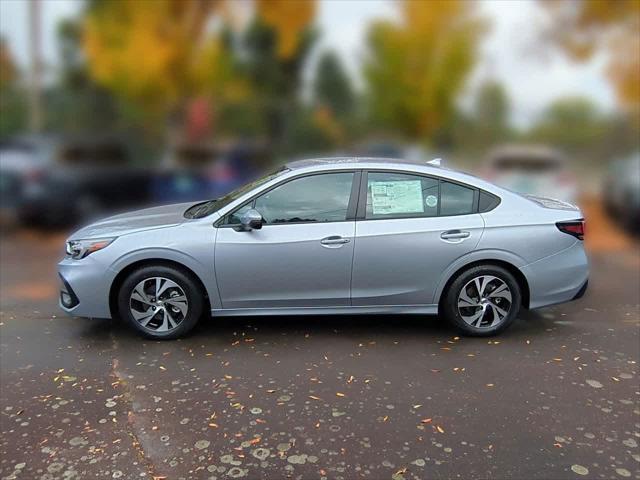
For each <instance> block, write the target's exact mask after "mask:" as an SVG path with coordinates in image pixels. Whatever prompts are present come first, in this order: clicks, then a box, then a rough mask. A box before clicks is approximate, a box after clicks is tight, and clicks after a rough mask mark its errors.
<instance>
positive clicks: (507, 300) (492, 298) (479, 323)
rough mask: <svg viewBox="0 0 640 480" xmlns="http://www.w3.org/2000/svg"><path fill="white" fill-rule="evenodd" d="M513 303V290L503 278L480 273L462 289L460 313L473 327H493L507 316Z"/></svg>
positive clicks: (459, 297)
mask: <svg viewBox="0 0 640 480" xmlns="http://www.w3.org/2000/svg"><path fill="white" fill-rule="evenodd" d="M512 303H513V301H512V296H511V290H510V289H509V286H508V285H507V284H506V283H505V282H504V281H503V280H502V279H500V278H498V277H495V276H492V275H480V276H478V277H475V278H473V279H471V280H470V281H469V282H467V283H466V284H465V286H464V287H462V289H461V290H460V294H459V295H458V313H459V314H460V316H461V317H462V320H464V321H465V322H466V323H467V324H468V325H470V326H472V327H476V328H492V327H495V326H496V325H498V324H499V323H501V322H502V321H504V319H505V318H507V316H508V315H509V312H510V311H511V305H512Z"/></svg>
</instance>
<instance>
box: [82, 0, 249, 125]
mask: <svg viewBox="0 0 640 480" xmlns="http://www.w3.org/2000/svg"><path fill="white" fill-rule="evenodd" d="M220 5H221V2H220V1H218V0H208V1H201V0H157V1H154V2H122V1H118V0H104V1H101V2H91V3H90V4H88V10H87V13H86V19H85V23H84V32H83V42H84V52H85V54H86V57H87V61H88V68H89V72H90V74H91V76H92V77H93V78H94V79H95V80H96V82H98V83H99V84H101V85H103V86H105V87H107V88H108V89H110V90H111V91H113V92H114V94H116V95H117V96H119V97H121V98H122V99H124V100H125V101H126V102H127V103H128V104H129V107H130V110H129V113H131V114H134V115H139V116H140V117H141V118H142V119H144V121H145V124H147V125H155V127H156V128H157V127H159V126H160V127H161V126H163V125H164V121H165V120H166V119H167V117H168V116H171V118H176V117H177V118H179V119H182V118H183V116H184V115H186V108H187V102H188V100H190V99H193V98H197V97H200V96H206V97H209V98H218V97H225V96H230V97H233V96H235V95H242V94H243V90H244V89H243V87H242V85H241V82H239V81H238V79H237V78H236V77H235V76H234V75H233V73H234V72H233V63H232V59H231V57H230V54H229V52H228V51H227V48H226V45H225V44H223V42H222V41H221V36H220V35H219V31H215V30H214V31H212V29H211V28H210V27H211V25H212V23H213V21H214V20H215V18H214V17H216V16H220V15H222V14H223V13H224V10H223V9H221V8H220Z"/></svg>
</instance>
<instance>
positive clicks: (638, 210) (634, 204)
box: [602, 152, 640, 232]
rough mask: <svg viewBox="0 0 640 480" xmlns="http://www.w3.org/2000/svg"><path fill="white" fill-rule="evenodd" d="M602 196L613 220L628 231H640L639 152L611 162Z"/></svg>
mask: <svg viewBox="0 0 640 480" xmlns="http://www.w3.org/2000/svg"><path fill="white" fill-rule="evenodd" d="M602 197H603V199H604V204H605V207H606V208H607V211H608V212H609V213H610V214H611V215H612V216H613V218H614V219H615V220H617V221H618V222H620V224H621V225H623V226H624V227H625V228H626V229H628V230H629V231H632V232H638V231H640V152H635V153H634V154H633V155H630V156H628V157H626V158H621V159H619V160H615V161H613V162H611V164H610V165H609V168H608V170H607V174H606V176H605V179H604V184H603V188H602Z"/></svg>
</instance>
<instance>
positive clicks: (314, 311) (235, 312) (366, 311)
mask: <svg viewBox="0 0 640 480" xmlns="http://www.w3.org/2000/svg"><path fill="white" fill-rule="evenodd" d="M404 313H412V314H422V315H437V314H438V305H437V304H433V305H374V306H366V307H360V306H355V307H274V308H233V309H224V308H220V309H211V315H212V316H217V317H235V316H238V317H239V316H252V315H385V314H386V315H393V314H404Z"/></svg>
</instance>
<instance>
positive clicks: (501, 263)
mask: <svg viewBox="0 0 640 480" xmlns="http://www.w3.org/2000/svg"><path fill="white" fill-rule="evenodd" d="M479 265H494V266H497V267H502V268H504V269H505V270H507V271H508V272H509V273H511V274H512V275H513V276H514V278H515V279H516V281H517V282H518V286H519V287H520V292H521V295H522V306H523V307H524V308H527V309H528V308H529V302H530V290H529V281H528V280H527V277H526V276H525V274H524V273H522V270H520V269H519V268H518V267H517V266H516V265H515V264H514V263H512V262H510V261H508V260H504V259H498V258H482V259H474V260H472V261H469V262H467V263H464V264H463V265H459V266H457V267H456V268H455V270H454V271H453V272H451V273H450V274H449V276H448V277H447V280H446V281H445V282H443V284H442V286H441V288H439V289H438V292H437V294H436V295H437V297H436V299H437V304H438V306H439V305H440V303H441V302H442V300H443V299H444V297H445V292H446V291H447V290H448V289H449V287H450V286H451V284H452V283H453V282H454V281H455V279H456V278H458V276H459V275H460V274H461V273H462V272H464V271H465V270H468V269H469V268H473V267H477V266H479Z"/></svg>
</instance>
